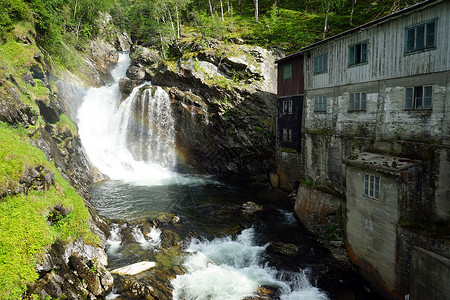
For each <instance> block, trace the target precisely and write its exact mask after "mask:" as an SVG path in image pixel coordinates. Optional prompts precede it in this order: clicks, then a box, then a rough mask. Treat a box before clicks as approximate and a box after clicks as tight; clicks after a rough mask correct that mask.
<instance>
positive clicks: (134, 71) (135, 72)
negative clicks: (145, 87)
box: [127, 66, 150, 81]
mask: <svg viewBox="0 0 450 300" xmlns="http://www.w3.org/2000/svg"><path fill="white" fill-rule="evenodd" d="M127 77H128V78H130V79H132V80H142V81H144V80H146V79H147V80H148V79H150V78H148V76H147V73H146V72H145V69H144V68H142V67H137V66H131V67H129V68H128V70H127Z"/></svg>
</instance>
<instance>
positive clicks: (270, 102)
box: [121, 37, 278, 175]
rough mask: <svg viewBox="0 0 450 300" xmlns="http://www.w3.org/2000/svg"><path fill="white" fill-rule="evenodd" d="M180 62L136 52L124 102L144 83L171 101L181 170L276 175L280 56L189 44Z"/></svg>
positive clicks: (181, 51)
mask: <svg viewBox="0 0 450 300" xmlns="http://www.w3.org/2000/svg"><path fill="white" fill-rule="evenodd" d="M172 50H173V51H178V53H177V55H178V57H179V58H177V59H175V60H174V59H169V60H163V59H162V58H161V56H160V55H159V53H157V52H156V51H154V50H152V49H149V48H144V47H136V48H134V49H133V50H132V53H131V57H132V61H133V63H132V66H131V67H130V68H129V70H128V72H127V75H128V77H129V78H128V79H123V80H121V88H122V92H123V93H124V94H128V93H129V91H130V89H131V87H133V86H135V85H137V84H138V83H140V82H142V81H147V80H149V81H151V82H152V84H154V85H159V86H162V87H164V88H165V89H166V91H167V92H168V93H169V95H170V98H171V101H172V108H173V114H174V117H175V120H176V121H175V122H176V125H175V131H176V147H177V152H178V154H179V155H178V157H179V159H178V167H179V169H181V170H183V169H187V170H190V171H195V172H202V173H209V174H240V175H262V174H267V173H268V172H269V171H270V170H271V169H272V168H273V165H272V164H273V161H274V152H275V151H274V150H275V149H274V145H275V117H276V106H275V100H276V98H275V93H276V72H275V71H274V66H275V64H274V61H275V60H276V59H277V57H278V55H277V53H275V52H271V51H268V50H266V49H263V48H261V47H254V46H247V45H230V44H225V43H222V42H219V41H216V40H202V39H200V38H199V37H194V38H193V39H192V37H190V38H189V37H185V38H184V39H182V40H181V42H180V43H179V44H178V45H177V47H176V48H175V47H174V49H172Z"/></svg>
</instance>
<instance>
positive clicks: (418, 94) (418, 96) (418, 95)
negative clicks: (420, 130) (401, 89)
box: [414, 86, 423, 108]
mask: <svg viewBox="0 0 450 300" xmlns="http://www.w3.org/2000/svg"><path fill="white" fill-rule="evenodd" d="M414 93H415V95H414V96H415V99H414V100H415V102H416V108H422V101H423V88H422V87H421V86H419V87H415V88H414Z"/></svg>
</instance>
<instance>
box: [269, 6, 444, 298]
mask: <svg viewBox="0 0 450 300" xmlns="http://www.w3.org/2000/svg"><path fill="white" fill-rule="evenodd" d="M449 37H450V1H447V0H428V1H423V2H420V3H417V4H415V5H413V6H410V7H408V8H406V9H403V10H401V11H398V12H396V13H393V14H390V15H388V16H386V17H383V18H380V19H378V20H374V21H372V22H370V23H367V24H364V25H362V26H359V27H356V28H354V29H351V30H349V31H346V32H343V33H341V34H338V35H336V36H333V37H330V38H328V39H325V40H322V41H320V42H317V43H315V44H312V45H309V46H307V47H305V48H303V49H301V51H300V52H299V53H296V54H294V55H291V56H288V57H286V58H283V59H281V60H279V61H278V75H279V77H278V78H279V79H278V84H279V87H278V99H279V100H278V101H279V102H280V101H284V100H283V99H288V97H292V96H293V95H294V94H296V93H297V94H298V96H300V95H302V97H301V99H302V101H303V109H302V110H303V111H302V112H301V113H299V114H298V116H299V120H300V124H301V127H300V130H299V131H298V133H297V135H296V136H293V137H292V140H293V141H294V140H297V139H300V141H299V142H298V145H299V148H298V149H299V151H298V152H297V153H286V151H285V149H283V145H284V144H283V138H282V136H281V135H280V130H279V143H278V151H277V156H276V158H277V162H276V163H277V174H278V176H279V179H280V180H279V181H280V184H281V185H282V186H284V187H291V186H293V183H294V182H301V181H305V182H309V183H311V185H312V186H314V187H315V188H316V189H317V190H320V191H328V193H329V194H330V195H337V197H336V201H340V202H341V203H342V205H343V209H344V211H345V214H344V220H345V221H344V222H345V224H344V226H345V228H346V246H347V250H348V252H349V254H350V256H351V259H352V261H353V262H354V263H355V264H356V265H358V266H359V267H360V270H361V273H362V275H364V276H365V277H366V278H367V279H368V280H370V281H371V282H372V283H374V285H375V286H376V287H377V288H378V290H379V291H380V292H381V293H383V294H384V295H385V296H386V297H389V298H394V299H404V298H405V297H409V295H410V290H414V288H415V287H416V284H417V282H414V281H413V279H412V278H415V277H414V276H412V275H411V276H410V272H411V269H410V265H411V261H412V260H414V258H412V253H420V255H422V256H423V255H426V254H424V253H428V252H431V253H433V255H437V256H442V257H443V258H444V259H442V261H444V260H445V258H447V259H448V258H450V248H449V247H448V246H446V247H444V246H442V244H445V243H442V241H440V240H438V239H433V238H431V237H430V236H427V234H426V233H423V232H422V233H417V232H412V231H411V230H412V229H410V228H409V227H405V226H404V224H417V226H419V227H423V226H424V224H440V225H443V226H448V224H449V222H450V179H449V178H450V38H449ZM289 64H291V65H292V66H294V65H303V73H302V74H299V75H297V77H295V78H292V79H287V80H286V81H285V80H284V77H283V76H284V74H285V73H284V69H285V68H289V67H286V66H288V65H289ZM292 70H294V69H292ZM296 72H297V71H296ZM300 73H301V72H300ZM280 81H281V82H280ZM283 108H284V107H283V106H282V105H281V104H279V119H278V125H279V126H286V127H288V126H289V123H286V121H285V118H284V115H283V114H282V112H283V111H282V110H283ZM280 110H281V112H280ZM285 124H287V125H285ZM280 137H281V139H280ZM368 158H370V159H368ZM359 160H361V163H359V164H358V163H355V161H359ZM405 163H409V165H408V169H405V170H401V169H399V166H400V165H401V164H405ZM386 164H389V165H386ZM391 169H392V170H391ZM318 195H319V193H318V194H317V201H320V199H319V196H318ZM342 199H345V200H344V201H342ZM318 213H320V212H318ZM386 216H389V218H386ZM425 232H426V230H425ZM361 234H364V236H363V237H361ZM415 247H419V248H423V249H425V251H413V249H414V248H415ZM449 268H450V266H448V265H447V266H444V267H443V269H445V270H449ZM414 271H415V272H424V273H425V272H427V270H426V269H420V268H419V269H417V270H414ZM447 274H450V273H447ZM447 276H449V275H447ZM429 277H430V278H431V277H432V276H431V275H430V276H429ZM448 280H450V278H448ZM446 288H447V287H446V286H439V287H436V286H433V289H434V290H435V291H437V294H439V295H441V294H442V293H444V294H445V291H446V290H445V289H446ZM439 289H440V290H439ZM416 290H417V289H416ZM443 291H444V292H443ZM427 292H429V293H434V291H432V290H430V291H427ZM410 296H411V299H418V298H415V296H414V295H413V294H411V295H410ZM430 299H431V298H430ZM436 299H437V298H436Z"/></svg>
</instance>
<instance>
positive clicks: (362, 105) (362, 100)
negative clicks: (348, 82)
mask: <svg viewBox="0 0 450 300" xmlns="http://www.w3.org/2000/svg"><path fill="white" fill-rule="evenodd" d="M363 95H364V97H363ZM352 98H353V99H352ZM356 101H358V103H357V102H356ZM352 103H353V105H352ZM356 103H357V104H358V105H356ZM365 111H367V92H352V93H348V112H365Z"/></svg>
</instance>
